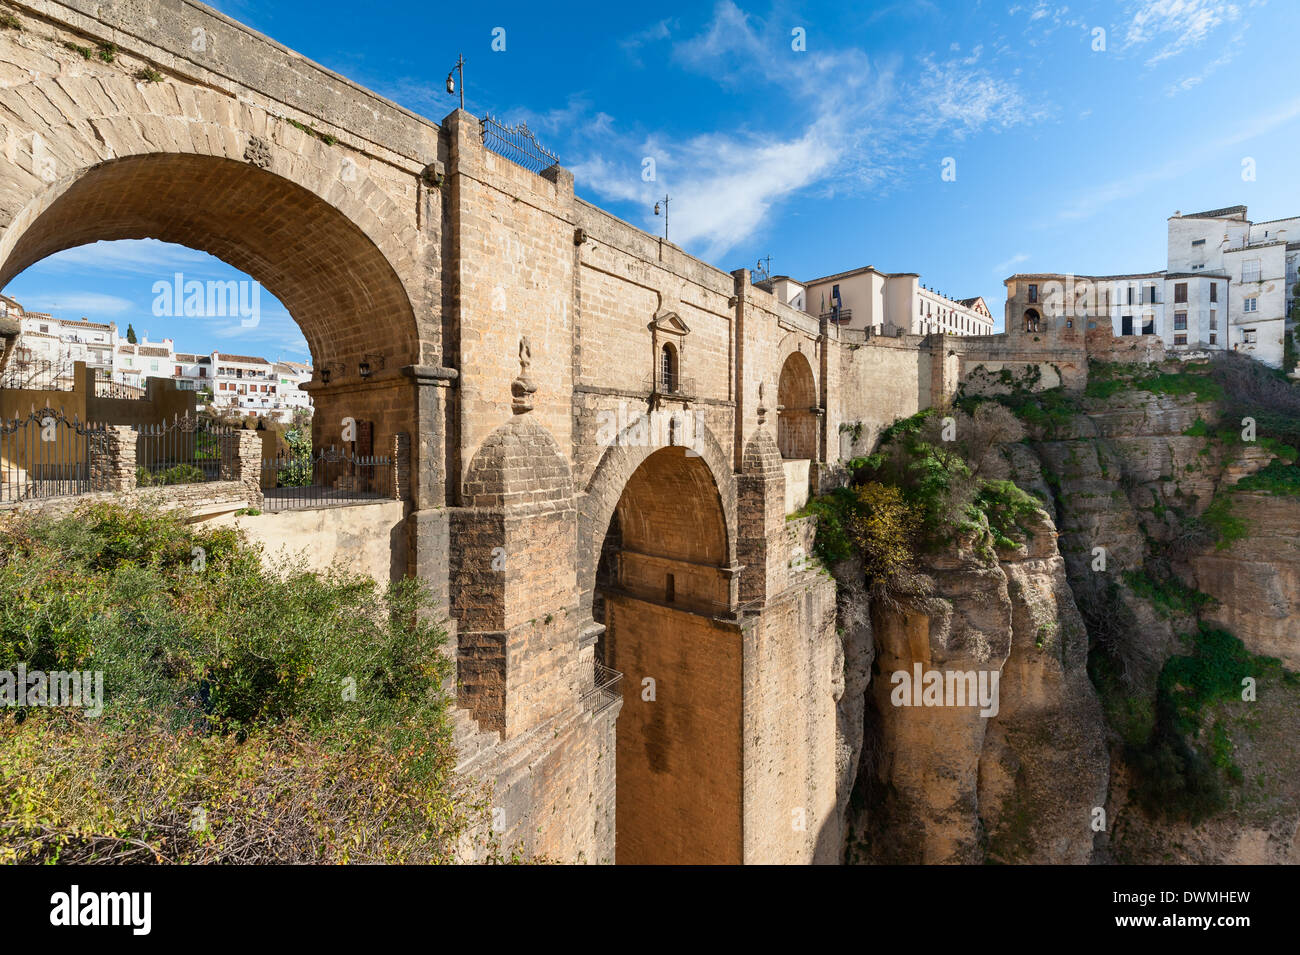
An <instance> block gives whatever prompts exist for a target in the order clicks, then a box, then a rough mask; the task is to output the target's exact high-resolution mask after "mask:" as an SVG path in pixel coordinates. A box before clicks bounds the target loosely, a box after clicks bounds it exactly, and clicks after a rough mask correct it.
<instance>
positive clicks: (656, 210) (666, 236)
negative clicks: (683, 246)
mask: <svg viewBox="0 0 1300 955" xmlns="http://www.w3.org/2000/svg"><path fill="white" fill-rule="evenodd" d="M661 205H662V206H663V208H664V211H663V217H664V241H665V242H667V241H668V195H667V194H666V193H665V194H664V197H663V199H662V200H661V201H659V202H656V203H655V215H659V207H660V206H661Z"/></svg>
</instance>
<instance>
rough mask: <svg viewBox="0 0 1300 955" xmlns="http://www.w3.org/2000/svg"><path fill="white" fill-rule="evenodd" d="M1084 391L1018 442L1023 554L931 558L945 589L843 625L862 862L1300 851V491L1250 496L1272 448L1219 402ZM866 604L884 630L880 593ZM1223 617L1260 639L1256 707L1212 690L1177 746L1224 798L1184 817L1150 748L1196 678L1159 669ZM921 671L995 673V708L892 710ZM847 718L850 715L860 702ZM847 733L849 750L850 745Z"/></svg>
mask: <svg viewBox="0 0 1300 955" xmlns="http://www.w3.org/2000/svg"><path fill="white" fill-rule="evenodd" d="M1080 404H1081V406H1082V407H1080V408H1077V409H1076V410H1075V413H1073V414H1071V415H1069V416H1065V417H1062V418H1060V419H1058V420H1057V421H1056V422H1054V427H1052V428H1050V429H1040V430H1039V431H1038V432H1037V434H1035V435H1033V436H1032V437H1033V438H1034V440H1030V441H1027V442H1025V443H1024V444H1021V445H1015V446H1013V447H1012V448H1011V451H1012V459H1013V470H1014V475H1013V476H1014V480H1015V482H1016V484H1018V485H1019V486H1020V487H1022V488H1024V489H1026V490H1030V491H1033V492H1035V493H1037V494H1038V495H1039V497H1040V498H1041V499H1043V501H1044V502H1045V503H1044V507H1045V509H1046V511H1047V512H1048V513H1047V514H1046V515H1045V517H1046V519H1045V520H1043V521H1042V523H1041V524H1040V525H1039V526H1037V527H1035V528H1033V532H1032V533H1031V534H1030V535H1028V539H1027V540H1026V542H1025V544H1024V545H1023V546H1021V547H1019V548H1017V549H1016V550H1014V551H1006V550H1003V551H999V552H998V554H997V560H996V561H995V562H994V561H990V560H988V559H987V557H986V556H985V557H981V556H979V554H978V553H977V552H976V551H975V550H974V549H972V548H970V547H968V546H961V545H959V546H955V547H953V548H952V549H951V550H950V551H948V552H945V553H942V554H939V555H933V556H930V557H928V558H926V562H925V566H924V567H923V568H922V569H923V570H924V571H925V572H926V573H927V574H928V575H929V576H930V577H931V578H932V579H933V580H934V583H935V589H934V594H935V597H936V598H938V599H937V600H934V601H931V602H930V603H931V605H930V606H927V607H926V608H925V609H924V611H921V610H916V611H907V612H901V611H894V610H889V609H887V608H884V607H881V606H879V605H871V606H870V613H869V615H867V616H869V618H870V624H869V625H867V624H866V623H865V622H863V623H862V624H861V625H859V626H858V627H857V628H856V636H855V637H853V639H852V641H849V640H848V632H849V631H846V641H848V642H846V646H848V645H849V642H852V643H853V645H854V646H855V647H856V649H855V650H854V651H853V652H854V653H856V656H857V658H858V659H859V660H861V659H864V658H865V659H868V660H869V659H871V657H872V656H874V665H873V666H872V668H871V677H870V683H869V685H868V686H867V689H866V694H865V707H864V708H863V715H862V724H863V726H864V729H863V731H862V734H861V740H862V742H861V749H860V757H859V758H857V759H853V758H849V759H848V760H846V766H852V765H853V764H854V763H856V765H857V778H856V784H855V787H854V790H853V794H852V799H851V800H850V801H849V804H848V806H847V807H846V809H845V812H846V819H847V825H846V830H847V833H848V838H847V846H846V859H847V861H850V862H865V863H894V862H927V863H929V862H951V863H977V862H1037V863H1086V862H1199V863H1213V862H1297V861H1300V732H1298V731H1300V680H1298V679H1296V678H1295V676H1294V674H1288V673H1287V672H1286V670H1292V671H1294V670H1297V669H1300V496H1295V495H1275V494H1270V493H1264V492H1260V491H1253V490H1238V491H1234V490H1233V487H1234V485H1235V484H1236V483H1237V482H1238V481H1240V480H1241V479H1242V478H1243V477H1246V476H1248V475H1251V474H1253V473H1255V472H1257V471H1259V470H1260V469H1261V468H1263V467H1264V466H1265V465H1266V464H1267V463H1268V462H1269V461H1270V460H1271V459H1272V458H1273V453H1272V452H1270V451H1268V450H1266V448H1265V446H1264V445H1262V444H1249V443H1247V444H1243V443H1241V442H1235V441H1225V440H1223V439H1222V437H1219V438H1218V439H1216V438H1215V437H1214V436H1213V435H1212V434H1209V433H1207V431H1208V429H1207V428H1206V427H1205V426H1204V425H1203V423H1204V422H1207V421H1213V420H1215V419H1216V418H1217V416H1218V408H1217V407H1216V406H1215V405H1214V403H1213V402H1210V401H1205V400H1199V399H1198V398H1197V397H1196V396H1195V395H1170V394H1155V393H1151V392H1149V391H1142V390H1134V389H1123V390H1119V391H1116V392H1113V393H1111V394H1109V395H1108V396H1107V397H1105V398H1096V399H1084V400H1081V401H1080ZM1225 501H1226V502H1227V503H1228V504H1230V511H1231V515H1232V519H1233V520H1234V521H1236V522H1240V526H1241V527H1242V528H1244V530H1243V531H1242V532H1241V533H1240V534H1239V535H1238V538H1239V539H1236V540H1233V541H1231V542H1230V543H1223V542H1221V543H1219V544H1218V545H1216V543H1215V542H1214V540H1212V539H1208V538H1207V537H1206V532H1205V525H1206V522H1207V520H1208V516H1207V511H1208V510H1210V509H1211V506H1212V504H1214V506H1215V509H1216V510H1221V509H1222V508H1221V505H1222V504H1223V503H1224V502H1225ZM1210 516H1212V515H1210ZM842 570H843V568H840V569H838V570H837V577H839V578H840V579H841V581H844V580H846V579H847V578H846V576H845V575H844V574H843V573H841V572H840V571H842ZM858 590H859V592H860V590H861V588H860V587H859V588H858ZM842 599H843V598H842ZM852 606H853V608H854V613H855V614H856V618H857V619H858V620H859V621H864V613H863V608H864V606H866V601H865V595H862V594H861V593H859V594H858V596H857V597H855V598H854V601H853V602H852ZM1081 611H1082V612H1081ZM842 612H843V607H842ZM1085 621H1086V622H1085ZM1207 626H1208V627H1217V628H1222V629H1223V630H1226V631H1229V633H1230V634H1231V635H1233V636H1235V637H1237V638H1239V639H1240V640H1241V641H1242V643H1244V645H1245V651H1246V653H1245V656H1246V657H1249V658H1250V660H1251V662H1250V663H1249V664H1243V665H1244V666H1246V670H1245V671H1243V672H1246V673H1247V674H1249V675H1250V678H1251V679H1252V680H1253V681H1255V686H1256V697H1255V698H1254V699H1253V700H1252V699H1239V698H1238V697H1240V696H1241V693H1240V692H1238V691H1237V690H1236V689H1232V690H1231V692H1224V693H1221V694H1220V695H1219V696H1218V697H1217V698H1214V699H1208V700H1207V701H1206V702H1205V704H1204V706H1203V708H1202V709H1201V711H1200V714H1199V724H1197V725H1196V726H1194V727H1193V728H1192V729H1190V730H1188V731H1187V733H1186V747H1183V748H1179V747H1180V746H1181V745H1182V744H1177V745H1175V746H1174V748H1173V749H1172V750H1168V751H1165V750H1162V751H1161V752H1162V753H1166V752H1173V753H1175V755H1174V756H1172V757H1168V756H1167V755H1166V762H1168V761H1170V760H1172V762H1173V764H1174V765H1173V766H1172V768H1171V767H1170V766H1163V767H1162V771H1167V772H1169V773H1171V774H1172V775H1171V777H1170V778H1173V779H1175V781H1176V782H1178V783H1179V785H1184V784H1185V785H1186V786H1187V787H1188V788H1189V789H1196V786H1193V785H1192V784H1191V783H1189V782H1187V780H1189V779H1192V778H1193V776H1194V773H1193V769H1194V768H1195V767H1194V766H1193V765H1192V764H1194V763H1198V761H1199V763H1200V764H1203V766H1202V771H1203V772H1208V773H1210V774H1212V775H1213V776H1214V778H1216V779H1217V780H1218V781H1219V785H1220V788H1221V789H1222V798H1221V800H1220V801H1219V802H1218V803H1217V804H1215V805H1214V806H1213V808H1212V809H1206V810H1203V811H1199V807H1198V811H1196V812H1191V813H1190V814H1184V815H1180V814H1179V813H1178V812H1174V811H1173V810H1172V809H1171V810H1170V811H1169V812H1164V811H1162V810H1161V809H1160V802H1161V797H1160V795H1159V794H1160V793H1161V792H1162V790H1161V789H1160V787H1161V786H1164V785H1166V784H1168V783H1169V780H1167V779H1164V778H1161V777H1159V773H1157V772H1155V771H1153V770H1152V765H1153V763H1152V760H1151V759H1150V758H1149V756H1148V755H1146V754H1148V753H1149V751H1150V750H1151V744H1152V743H1153V742H1154V741H1158V740H1160V739H1162V738H1163V737H1162V734H1166V735H1167V734H1168V733H1169V732H1170V730H1169V722H1170V719H1171V717H1170V714H1169V712H1167V711H1166V710H1162V706H1164V705H1165V704H1164V703H1162V700H1164V699H1167V696H1166V697H1162V696H1161V694H1162V693H1165V694H1168V693H1169V687H1170V686H1171V685H1172V686H1173V688H1174V690H1175V691H1179V690H1182V689H1183V687H1182V686H1181V685H1179V684H1178V683H1177V681H1176V680H1172V681H1171V680H1170V679H1169V678H1168V676H1166V678H1165V679H1164V680H1163V682H1162V673H1166V674H1167V673H1168V671H1170V669H1171V667H1173V666H1174V663H1176V662H1177V661H1179V660H1185V659H1187V657H1188V656H1189V655H1193V656H1194V655H1195V654H1197V653H1198V652H1200V651H1199V650H1198V649H1197V647H1196V646H1195V640H1194V639H1193V637H1194V635H1195V634H1196V633H1197V631H1198V628H1204V627H1207ZM1089 627H1091V628H1092V629H1093V632H1092V634H1091V636H1090V635H1089V632H1088V628H1089ZM850 629H851V630H852V628H850ZM868 641H869V643H870V647H871V649H870V651H869V652H864V651H863V649H862V647H863V644H864V643H866V642H868ZM1090 650H1091V652H1092V654H1093V656H1092V659H1091V663H1092V664H1093V665H1094V666H1095V667H1098V666H1099V667H1100V669H1099V670H1098V672H1095V673H1094V676H1093V678H1090V676H1089V666H1090V657H1089V654H1090ZM1099 657H1104V659H1100V660H1099ZM1266 657H1271V658H1276V660H1277V661H1280V663H1281V667H1279V666H1278V665H1277V664H1276V663H1272V662H1270V661H1268V660H1266V659H1262V658H1266ZM1108 660H1111V661H1121V663H1120V669H1119V671H1115V670H1114V669H1113V668H1111V669H1107V668H1106V667H1107V666H1108V664H1107V661H1108ZM1171 661H1173V662H1171ZM918 663H919V664H920V665H921V666H922V668H923V669H925V670H929V669H937V670H944V671H947V670H956V671H981V670H984V671H990V672H993V671H995V672H997V673H998V675H999V684H1000V685H999V691H1000V692H999V708H998V712H997V713H996V715H992V716H987V717H985V716H980V715H979V712H978V710H977V709H976V708H969V707H968V708H960V707H948V706H939V707H924V706H918V707H909V706H898V705H895V701H894V700H893V699H891V690H892V689H893V686H892V685H891V675H892V674H894V673H895V672H900V671H901V672H912V670H913V667H914V666H915V665H916V664H918ZM1283 668H1285V669H1283ZM1179 672H1182V671H1179ZM1095 680H1101V681H1102V682H1100V683H1095ZM1162 686H1164V689H1163V690H1162V689H1161V687H1162ZM1097 687H1101V691H1100V692H1099V690H1098V689H1097ZM850 693H851V688H850V684H849V681H846V684H845V699H847V698H848V696H849V695H850ZM841 713H842V716H843V717H844V723H845V725H850V724H851V723H852V722H853V718H854V715H853V714H851V713H849V712H848V710H847V709H846V707H845V702H844V700H842V701H841ZM842 742H843V744H844V746H845V749H846V751H847V752H849V753H850V754H851V753H852V749H853V745H854V744H855V743H856V738H855V737H854V735H853V734H852V733H847V734H845V735H844V736H843V738H842ZM1198 754H1200V755H1198ZM1204 767H1209V768H1208V769H1204ZM1202 781H1203V780H1202ZM1196 785H1198V786H1199V785H1201V783H1197V784H1196ZM1153 792H1154V793H1156V795H1155V796H1153V795H1152V793H1153ZM1198 794H1199V795H1200V796H1204V795H1205V794H1204V793H1202V792H1199V791H1198ZM1206 799H1207V802H1206V805H1209V802H1208V796H1207V797H1206ZM1170 802H1171V804H1172V803H1173V802H1175V800H1173V799H1172V798H1171V800H1170ZM1153 807H1154V808H1153Z"/></svg>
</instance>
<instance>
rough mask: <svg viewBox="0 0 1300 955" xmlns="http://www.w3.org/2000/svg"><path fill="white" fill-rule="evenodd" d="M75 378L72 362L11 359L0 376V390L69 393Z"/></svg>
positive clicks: (74, 368)
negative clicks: (21, 389)
mask: <svg viewBox="0 0 1300 955" xmlns="http://www.w3.org/2000/svg"><path fill="white" fill-rule="evenodd" d="M75 378H76V366H75V365H74V364H73V363H72V362H67V361H50V360H49V359H48V358H25V359H24V358H17V357H13V358H11V359H10V360H9V364H8V365H6V366H5V370H4V373H3V374H2V375H0V388H26V389H28V390H31V391H71V390H72V388H73V383H74V381H75Z"/></svg>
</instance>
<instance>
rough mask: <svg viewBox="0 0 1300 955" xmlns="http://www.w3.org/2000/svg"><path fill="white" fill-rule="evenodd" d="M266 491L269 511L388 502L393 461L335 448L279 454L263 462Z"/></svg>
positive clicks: (391, 494)
mask: <svg viewBox="0 0 1300 955" xmlns="http://www.w3.org/2000/svg"><path fill="white" fill-rule="evenodd" d="M262 488H263V491H262V496H263V499H264V501H265V507H266V510H268V511H283V510H290V509H293V508H306V507H341V506H343V505H346V504H367V503H372V502H374V501H379V500H388V499H391V498H392V497H393V459H392V458H389V457H384V456H381V455H353V454H350V453H349V452H347V451H339V450H337V449H335V448H326V449H324V450H321V451H317V452H314V453H312V454H298V455H278V456H276V457H274V458H267V459H265V460H263V461H262Z"/></svg>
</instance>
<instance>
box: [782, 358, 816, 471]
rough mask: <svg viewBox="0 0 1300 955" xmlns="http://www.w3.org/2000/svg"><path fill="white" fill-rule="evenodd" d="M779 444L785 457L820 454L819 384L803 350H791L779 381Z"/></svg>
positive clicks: (811, 458) (798, 457)
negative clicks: (818, 446) (818, 443)
mask: <svg viewBox="0 0 1300 955" xmlns="http://www.w3.org/2000/svg"><path fill="white" fill-rule="evenodd" d="M776 391H777V397H776V400H777V420H776V444H777V447H778V448H780V450H781V457H783V458H793V459H805V460H816V458H817V384H816V382H815V380H814V379H813V373H812V366H811V365H809V364H808V359H807V358H805V357H804V355H803V353H802V352H797V351H796V352H791V353H790V355H789V356H788V357H787V358H786V360H785V363H784V364H782V366H781V378H780V381H779V382H778V384H777V389H776Z"/></svg>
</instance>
